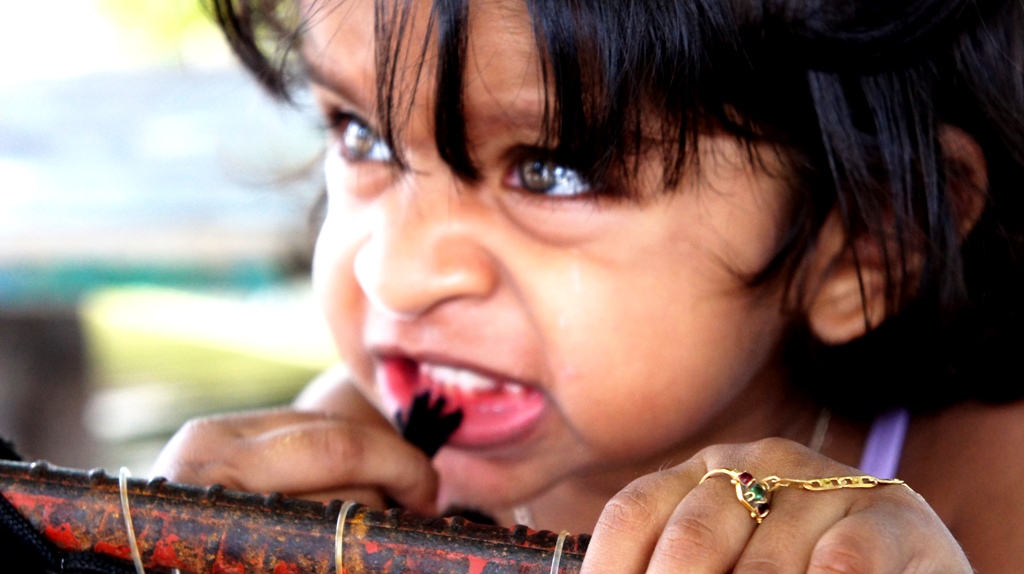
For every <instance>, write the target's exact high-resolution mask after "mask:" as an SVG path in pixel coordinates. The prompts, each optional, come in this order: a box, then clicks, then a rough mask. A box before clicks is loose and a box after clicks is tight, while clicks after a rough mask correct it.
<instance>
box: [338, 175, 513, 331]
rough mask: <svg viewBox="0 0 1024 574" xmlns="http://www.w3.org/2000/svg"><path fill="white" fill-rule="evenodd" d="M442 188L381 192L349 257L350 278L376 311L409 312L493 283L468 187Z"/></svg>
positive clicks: (476, 294) (486, 290)
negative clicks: (368, 229)
mask: <svg viewBox="0 0 1024 574" xmlns="http://www.w3.org/2000/svg"><path fill="white" fill-rule="evenodd" d="M423 179H428V178H426V177H424V178H423ZM429 183H430V182H427V184H428V185H429ZM447 187H449V188H450V189H449V190H448V191H447V192H445V191H444V190H439V189H426V185H417V186H415V187H414V188H411V189H406V190H402V192H399V193H394V194H391V195H390V197H388V198H382V203H381V205H380V208H381V211H380V212H378V213H377V215H378V216H379V217H380V219H379V220H378V221H377V222H376V225H374V226H373V232H372V234H371V235H370V236H369V238H368V239H367V240H366V241H365V242H364V243H363V244H362V245H361V247H360V248H359V251H358V252H357V253H356V256H355V261H354V267H355V269H354V272H355V277H356V280H357V281H358V282H359V286H360V287H361V288H362V290H363V293H364V294H365V295H366V298H367V299H368V301H369V302H370V304H371V305H372V306H373V308H374V309H375V310H377V311H378V312H382V313H385V314H387V315H389V316H392V317H398V318H403V319H409V318H415V317H417V316H420V315H423V314H425V313H427V312H428V311H430V310H431V309H433V308H435V307H437V306H439V305H442V304H445V303H452V302H455V301H461V300H472V299H479V298H483V297H486V296H487V295H488V294H490V293H491V292H492V290H493V289H494V288H495V285H496V280H497V276H498V275H497V272H496V270H495V268H494V262H493V260H492V257H491V254H490V253H489V252H488V250H487V249H486V248H485V246H484V245H483V244H482V243H481V242H480V232H481V228H480V225H481V223H482V222H481V220H480V218H479V214H478V213H476V214H474V213H472V212H473V211H474V208H473V207H470V206H468V205H466V203H467V200H468V201H472V199H467V197H466V196H467V195H469V196H471V195H472V194H473V192H472V191H463V192H459V191H457V190H455V189H454V187H453V185H452V184H451V183H450V182H449V184H448V186H447Z"/></svg>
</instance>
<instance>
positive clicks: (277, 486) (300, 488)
mask: <svg viewBox="0 0 1024 574" xmlns="http://www.w3.org/2000/svg"><path fill="white" fill-rule="evenodd" d="M277 420H286V421H290V420H295V419H294V417H292V416H290V415H288V416H278V417H277ZM298 420H300V421H302V422H299V423H297V424H291V425H285V426H282V427H280V428H276V429H274V430H271V431H268V432H263V433H261V434H252V435H251V436H249V435H250V434H251V433H250V430H251V428H246V430H244V431H240V432H238V433H237V434H236V436H234V437H233V438H232V439H231V440H230V441H224V440H223V439H221V447H219V448H218V447H210V448H205V449H197V450H192V451H188V446H187V445H186V446H184V447H182V448H184V449H185V451H186V452H184V453H179V457H178V460H177V461H176V462H174V463H172V464H169V465H165V466H164V468H163V469H160V468H159V467H160V465H158V470H166V471H167V472H168V474H167V476H168V478H171V479H172V480H178V481H185V482H192V483H199V484H210V483H219V484H223V485H225V486H227V487H229V488H236V489H241V490H248V491H255V492H270V491H275V492H283V493H286V494H302V495H304V496H310V495H315V493H319V492H327V491H331V490H337V489H338V488H347V487H353V486H356V487H372V488H375V489H380V490H382V491H384V492H385V493H387V494H388V495H389V496H390V497H392V498H393V499H395V500H397V501H398V502H400V503H401V504H403V505H405V506H407V507H409V508H412V509H414V510H418V511H422V512H429V511H430V510H431V509H432V501H433V499H434V497H435V495H436V489H437V475H436V473H435V472H434V470H433V469H432V468H431V466H430V462H429V460H428V459H427V458H426V456H425V455H424V454H423V453H421V452H420V451H418V450H417V449H415V448H414V447H412V446H411V445H409V444H407V443H405V442H404V441H402V440H401V438H400V437H398V435H397V434H395V432H394V431H393V430H392V429H390V428H388V429H378V428H375V427H367V426H364V425H361V424H359V425H357V424H350V423H348V422H346V421H339V420H335V419H330V418H324V417H319V416H314V417H309V416H307V417H305V420H303V418H302V417H299V418H298ZM223 432H225V431H224V430H223V429H218V430H217V431H215V432H213V434H214V435H217V434H220V433H223ZM209 435H210V433H204V432H201V431H196V432H193V433H191V438H188V439H183V440H186V441H188V442H189V443H190V444H196V443H207V440H206V439H209V438H211V437H210V436H209Z"/></svg>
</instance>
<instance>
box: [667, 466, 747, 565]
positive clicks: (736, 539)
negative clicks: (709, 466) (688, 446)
mask: <svg viewBox="0 0 1024 574" xmlns="http://www.w3.org/2000/svg"><path fill="white" fill-rule="evenodd" d="M756 527H757V522H756V521H755V520H754V519H753V518H751V516H750V511H748V510H747V509H746V507H745V506H743V504H742V503H741V502H740V501H739V500H738V499H737V498H736V487H735V485H733V484H732V482H731V481H730V479H729V477H728V476H724V475H716V476H712V477H709V478H708V480H705V481H704V482H702V483H700V484H698V485H697V486H696V487H694V488H693V490H691V491H690V492H689V494H687V495H686V498H684V499H683V501H682V502H681V503H680V504H679V505H678V506H677V507H676V509H675V511H674V512H673V513H672V516H671V517H670V519H669V521H668V523H667V524H666V525H665V528H664V530H663V532H662V533H661V537H660V538H659V539H658V542H657V545H656V546H655V549H654V552H653V554H652V555H651V560H650V566H649V568H648V570H647V571H648V572H649V573H651V574H656V573H676V572H709V573H710V572H714V573H720V572H730V571H732V568H733V565H734V564H736V561H737V559H738V557H739V556H740V554H741V552H742V551H743V547H744V546H745V545H746V544H747V541H748V540H749V539H750V537H751V535H752V534H753V532H754V529H755V528H756Z"/></svg>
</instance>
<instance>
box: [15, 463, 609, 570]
mask: <svg viewBox="0 0 1024 574" xmlns="http://www.w3.org/2000/svg"><path fill="white" fill-rule="evenodd" d="M0 494H2V495H3V496H4V497H5V498H7V500H8V501H10V502H11V503H12V504H13V505H14V507H15V508H17V509H18V511H19V512H21V514H22V515H24V516H25V517H26V518H27V519H28V520H29V522H31V523H32V524H33V525H34V526H35V527H36V528H37V529H38V530H39V531H40V532H42V533H43V534H44V535H45V536H46V538H48V539H49V540H51V541H52V542H53V543H54V544H56V545H57V546H58V547H59V548H61V549H64V550H69V551H78V550H91V551H93V552H97V553H100V554H107V555H110V556H115V557H118V558H121V559H123V560H130V559H131V558H130V550H129V548H128V538H127V534H126V532H125V528H124V522H123V517H122V515H121V503H120V499H119V487H118V481H117V477H113V476H110V475H108V474H107V473H106V472H104V471H103V470H99V469H97V470H93V471H88V472H87V471H81V470H73V469H67V468H59V467H55V466H51V465H49V464H47V463H45V462H35V463H20V462H9V461H0ZM128 497H129V500H130V510H131V515H132V519H133V521H134V525H135V532H136V536H137V538H138V545H139V548H140V550H141V552H142V557H143V562H144V563H145V564H146V566H147V568H180V569H181V570H183V571H186V572H195V573H207V572H208V573H216V574H255V573H261V574H262V573H266V574H300V573H303V574H306V573H308V574H329V573H334V574H337V573H336V572H335V563H334V562H335V558H334V550H335V526H336V522H337V518H338V514H339V512H340V509H341V502H339V501H334V502H331V503H329V504H321V503H318V502H312V501H307V500H299V499H289V498H285V497H283V496H281V495H279V494H269V495H261V494H252V493H245V492H237V491H230V490H225V489H224V488H223V487H220V486H216V485H215V486H211V487H207V488H203V487H198V486H190V485H182V484H174V483H171V482H167V481H166V480H164V479H162V478H156V479H153V480H149V481H147V480H145V479H129V480H128ZM557 539H558V535H557V534H555V533H552V532H548V531H533V530H529V529H527V528H526V527H525V526H516V527H513V528H509V529H506V528H501V527H495V526H483V525H478V524H474V523H471V522H468V521H466V520H465V519H462V518H429V517H422V516H417V515H413V514H408V513H405V512H402V511H399V510H389V511H375V510H371V509H369V508H367V507H364V506H356V507H355V508H354V509H353V510H352V511H351V512H350V514H349V518H348V520H346V526H345V535H344V572H345V574H370V573H374V574H375V573H388V574H395V573H402V572H421V573H437V574H455V573H459V574H462V573H471V574H504V573H509V574H511V573H516V574H548V573H549V572H550V571H551V563H552V559H553V554H554V547H555V544H556V541H557ZM588 541H589V537H588V536H587V535H585V534H584V535H580V536H569V537H567V538H566V540H565V543H564V546H563V552H562V557H561V561H560V567H559V570H558V571H559V573H561V574H569V573H574V572H578V571H579V569H580V563H581V562H582V560H583V554H584V553H585V552H586V546H587V543H588Z"/></svg>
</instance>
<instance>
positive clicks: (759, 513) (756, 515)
mask: <svg viewBox="0 0 1024 574" xmlns="http://www.w3.org/2000/svg"><path fill="white" fill-rule="evenodd" d="M719 474H721V475H724V476H728V477H729V480H730V481H731V482H732V483H733V485H735V486H736V499H737V500H739V501H740V503H741V504H742V505H743V507H744V508H746V509H747V511H749V512H750V517H751V518H753V519H754V520H756V521H757V523H758V524H761V521H762V520H764V517H765V516H768V510H769V508H768V503H769V502H771V497H772V496H771V492H772V491H771V489H770V488H769V487H768V485H767V484H765V483H764V482H762V481H760V480H757V479H756V478H754V476H753V475H752V474H750V473H749V472H741V471H738V470H732V469H730V468H716V469H714V470H712V471H710V472H708V473H707V474H705V475H704V477H703V478H701V479H700V481H701V483H703V482H704V481H705V480H707V479H708V478H710V477H712V476H717V475H719Z"/></svg>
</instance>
